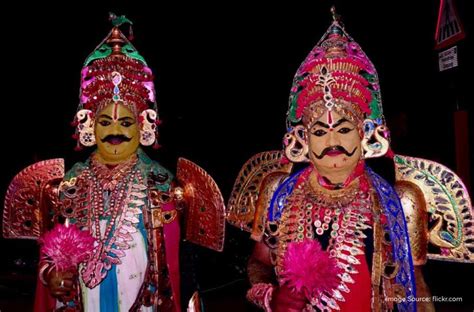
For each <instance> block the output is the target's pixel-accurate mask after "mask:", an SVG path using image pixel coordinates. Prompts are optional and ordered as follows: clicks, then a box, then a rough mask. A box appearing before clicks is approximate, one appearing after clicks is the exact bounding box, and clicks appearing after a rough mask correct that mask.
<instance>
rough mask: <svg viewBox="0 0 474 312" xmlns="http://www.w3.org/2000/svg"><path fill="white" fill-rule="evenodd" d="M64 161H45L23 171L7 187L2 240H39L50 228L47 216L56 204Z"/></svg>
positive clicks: (59, 159)
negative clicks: (48, 227)
mask: <svg viewBox="0 0 474 312" xmlns="http://www.w3.org/2000/svg"><path fill="white" fill-rule="evenodd" d="M63 177H64V160H63V159H62V158H57V159H48V160H43V161H40V162H37V163H35V164H33V165H30V166H29V167H27V168H25V169H23V170H22V171H21V172H20V173H18V174H17V175H16V176H15V177H14V178H13V180H12V181H11V183H10V186H9V187H8V190H7V193H6V195H5V206H4V210H3V237H4V238H27V239H38V238H39V237H40V235H41V234H42V233H43V231H44V230H45V229H47V226H48V224H49V219H48V214H49V211H50V209H51V207H53V206H54V205H55V204H58V200H59V198H58V185H59V183H60V182H61V180H62V179H63Z"/></svg>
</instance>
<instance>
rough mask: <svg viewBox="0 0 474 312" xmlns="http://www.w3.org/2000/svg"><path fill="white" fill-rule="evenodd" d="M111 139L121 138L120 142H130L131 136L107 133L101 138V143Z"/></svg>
mask: <svg viewBox="0 0 474 312" xmlns="http://www.w3.org/2000/svg"><path fill="white" fill-rule="evenodd" d="M113 140H121V141H122V142H130V140H131V138H129V137H127V136H125V135H123V134H109V135H108V136H106V137H105V138H103V139H101V141H102V143H105V142H110V141H113Z"/></svg>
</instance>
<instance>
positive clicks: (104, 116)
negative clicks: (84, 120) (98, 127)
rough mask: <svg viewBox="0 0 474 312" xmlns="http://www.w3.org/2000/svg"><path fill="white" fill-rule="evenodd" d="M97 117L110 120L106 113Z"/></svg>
mask: <svg viewBox="0 0 474 312" xmlns="http://www.w3.org/2000/svg"><path fill="white" fill-rule="evenodd" d="M99 118H105V119H109V120H112V117H110V116H108V115H105V114H102V115H100V116H99Z"/></svg>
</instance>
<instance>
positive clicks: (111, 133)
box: [95, 103, 140, 164]
mask: <svg viewBox="0 0 474 312" xmlns="http://www.w3.org/2000/svg"><path fill="white" fill-rule="evenodd" d="M95 136H96V141H97V147H98V153H99V156H100V157H101V158H102V160H103V161H104V162H105V163H109V164H116V163H120V162H122V161H125V160H127V159H128V158H129V157H130V156H131V155H132V154H133V153H135V151H136V150H137V148H138V145H139V144H140V132H139V127H138V125H137V120H136V119H135V116H134V115H133V113H132V112H131V111H130V110H129V109H128V108H127V107H126V106H124V105H122V104H119V103H111V104H109V105H107V106H106V107H105V108H104V109H103V110H102V111H100V112H99V113H98V114H97V116H96V121H95Z"/></svg>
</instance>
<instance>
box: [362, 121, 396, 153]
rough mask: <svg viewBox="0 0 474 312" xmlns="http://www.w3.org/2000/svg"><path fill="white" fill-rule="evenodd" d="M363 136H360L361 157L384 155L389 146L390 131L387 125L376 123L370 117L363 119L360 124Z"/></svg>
mask: <svg viewBox="0 0 474 312" xmlns="http://www.w3.org/2000/svg"><path fill="white" fill-rule="evenodd" d="M362 130H363V132H364V137H363V138H362V142H361V144H362V152H363V158H364V159H367V158H376V157H382V156H384V155H385V154H386V153H387V151H388V148H389V147H390V131H389V130H388V128H387V126H386V125H384V124H382V125H377V123H375V122H374V120H372V119H366V120H364V123H363V124H362Z"/></svg>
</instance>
